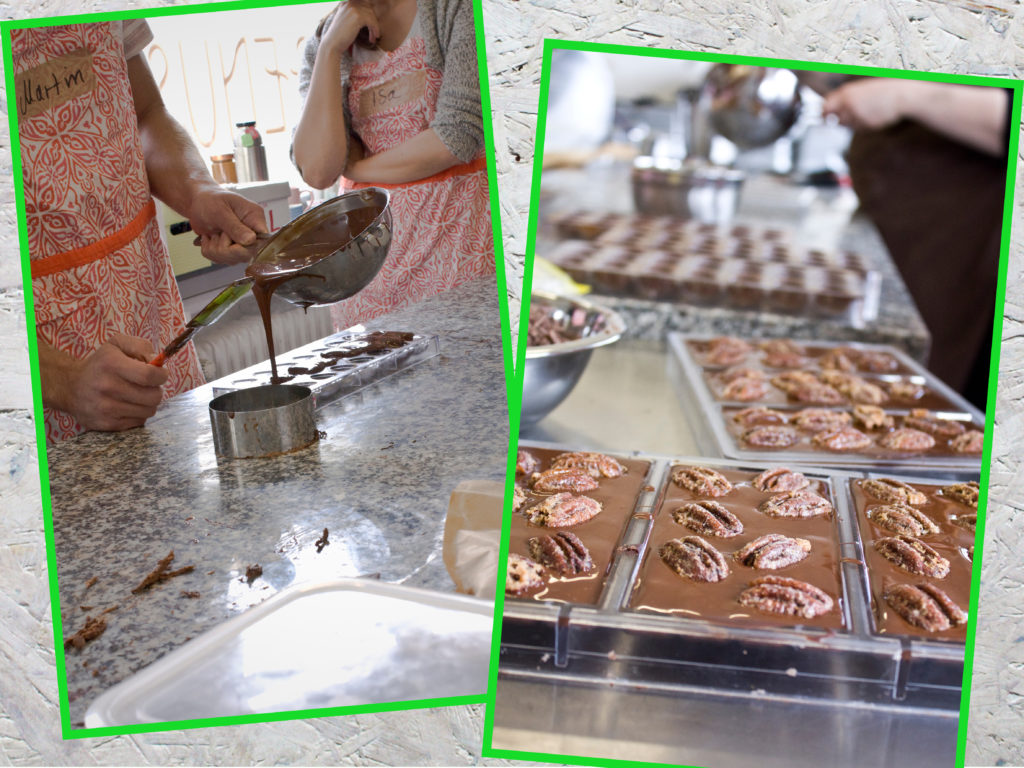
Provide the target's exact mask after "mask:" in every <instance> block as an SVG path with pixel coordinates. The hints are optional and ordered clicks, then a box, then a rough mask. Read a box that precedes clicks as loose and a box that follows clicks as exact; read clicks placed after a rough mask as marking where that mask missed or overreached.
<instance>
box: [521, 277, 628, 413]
mask: <svg viewBox="0 0 1024 768" xmlns="http://www.w3.org/2000/svg"><path fill="white" fill-rule="evenodd" d="M531 301H532V303H533V305H534V306H538V305H541V306H545V307H548V308H550V310H551V316H552V317H553V318H554V320H555V321H556V322H557V323H558V324H559V326H560V327H561V328H563V329H565V330H566V331H568V332H569V334H570V335H573V336H576V337H577V338H575V339H574V340H572V341H564V342H560V343H558V344H545V345H543V346H536V347H530V346H528V347H527V348H526V364H525V367H524V369H523V404H522V410H521V412H520V416H519V420H520V423H521V424H533V423H534V422H537V421H540V420H541V419H543V418H544V417H545V416H547V415H548V414H549V413H550V412H551V411H553V410H554V409H555V408H556V407H557V406H558V404H559V403H561V402H562V401H563V400H565V398H566V397H568V396H569V393H570V392H572V390H573V387H575V386H576V383H577V382H578V381H579V380H580V376H582V375H583V371H584V369H586V367H587V363H588V362H590V353H591V352H593V351H594V350H595V349H597V348H598V347H603V346H605V345H606V344H611V343H612V342H615V341H618V340H619V338H620V337H621V336H622V334H623V333H625V331H626V324H625V322H624V321H623V319H622V317H621V316H620V315H619V314H618V313H617V312H613V311H612V310H610V309H608V308H606V307H602V306H600V305H598V304H595V303H594V302H592V301H587V300H586V299H581V298H579V297H574V298H569V297H565V296H555V295H554V294H550V293H541V292H534V293H533V297H532V299H531Z"/></svg>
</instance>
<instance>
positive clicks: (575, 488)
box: [530, 468, 597, 493]
mask: <svg viewBox="0 0 1024 768" xmlns="http://www.w3.org/2000/svg"><path fill="white" fill-rule="evenodd" d="M530 482H531V487H532V488H533V490H534V491H536V492H537V493H558V492H560V491H572V492H573V493H582V492H583V491H592V490H594V489H595V488H597V480H595V479H594V478H592V477H591V476H590V474H589V473H588V472H586V471H584V470H582V469H569V468H566V469H559V468H552V469H548V470H545V471H544V472H534V473H533V476H532V477H531V478H530Z"/></svg>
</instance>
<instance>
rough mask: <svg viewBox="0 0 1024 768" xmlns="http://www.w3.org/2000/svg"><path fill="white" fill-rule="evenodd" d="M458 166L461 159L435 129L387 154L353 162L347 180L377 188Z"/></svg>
mask: <svg viewBox="0 0 1024 768" xmlns="http://www.w3.org/2000/svg"><path fill="white" fill-rule="evenodd" d="M454 165H459V158H457V157H456V156H455V155H453V154H452V153H451V152H450V151H449V150H448V147H446V146H445V145H444V143H443V142H442V141H441V139H440V138H439V137H438V135H437V134H436V133H435V132H434V129H433V128H427V130H425V131H423V132H422V133H419V134H417V135H415V136H413V137H412V138H411V139H408V140H407V141H404V142H402V143H401V144H399V145H398V146H397V147H392V148H391V149H389V150H387V151H386V152H380V153H378V154H376V155H369V156H367V157H363V158H355V157H354V158H353V159H352V162H350V163H349V166H348V168H346V169H345V178H346V179H351V180H352V181H363V182H369V183H376V184H403V183H405V182H409V181H418V180H419V179H425V178H426V177H427V176H433V175H434V174H435V173H440V172H441V171H444V170H447V169H448V168H451V167H452V166H454Z"/></svg>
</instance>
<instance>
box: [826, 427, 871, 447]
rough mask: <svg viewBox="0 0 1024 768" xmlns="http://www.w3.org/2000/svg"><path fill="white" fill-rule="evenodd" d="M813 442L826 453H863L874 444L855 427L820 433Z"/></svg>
mask: <svg viewBox="0 0 1024 768" xmlns="http://www.w3.org/2000/svg"><path fill="white" fill-rule="evenodd" d="M811 442H812V443H814V444H815V445H816V446H818V447H819V448H824V449H825V450H826V451H863V450H864V449H865V448H867V447H868V446H870V445H871V444H872V442H873V441H872V440H871V438H870V437H869V436H867V435H865V434H864V433H863V432H861V431H860V430H859V429H856V428H854V427H840V428H839V429H830V430H828V431H826V432H819V433H818V434H816V435H815V436H814V437H812V438H811Z"/></svg>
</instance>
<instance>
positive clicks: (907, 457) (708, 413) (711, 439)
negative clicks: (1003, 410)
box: [668, 333, 985, 480]
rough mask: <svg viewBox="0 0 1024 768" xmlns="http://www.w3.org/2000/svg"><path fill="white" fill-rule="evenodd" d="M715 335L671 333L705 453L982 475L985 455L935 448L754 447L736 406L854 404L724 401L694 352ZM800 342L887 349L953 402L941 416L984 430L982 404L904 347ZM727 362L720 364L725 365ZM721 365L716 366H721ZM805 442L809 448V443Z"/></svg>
mask: <svg viewBox="0 0 1024 768" xmlns="http://www.w3.org/2000/svg"><path fill="white" fill-rule="evenodd" d="M711 338H713V337H711V336H706V335H689V334H681V333H670V334H669V336H668V345H669V351H670V358H671V360H670V363H669V365H670V371H669V376H670V378H671V380H672V382H673V384H674V386H675V388H676V392H677V394H678V396H679V401H680V404H681V406H682V407H683V409H684V411H685V413H686V416H687V419H688V421H689V422H690V424H691V425H693V429H694V435H695V437H696V439H697V443H698V445H699V446H700V448H701V450H702V451H703V452H704V453H707V454H709V455H717V456H723V457H726V458H731V459H743V460H746V461H759V462H769V463H777V462H792V463H799V464H804V465H813V466H822V467H835V468H851V469H861V470H865V469H879V470H885V471H889V472H896V473H908V472H909V473H911V474H922V473H927V474H936V475H938V476H946V475H948V474H949V473H955V474H957V476H958V477H959V478H961V479H963V478H966V479H975V480H976V479H977V477H978V475H979V474H980V472H981V456H980V455H968V454H964V455H955V454H950V455H940V454H937V453H935V452H929V453H927V454H910V453H908V454H894V453H885V452H882V451H879V452H877V453H875V454H874V455H872V454H868V453H864V454H857V453H852V452H850V453H839V452H833V451H827V450H824V449H818V448H816V447H813V446H810V445H809V444H808V443H806V442H804V443H803V444H801V445H800V446H796V447H794V448H793V449H785V450H771V449H761V450H757V449H753V448H748V447H745V446H743V445H741V444H740V443H739V441H738V439H737V436H736V435H734V434H733V432H731V431H730V428H729V425H728V424H727V422H726V420H727V418H728V416H727V414H728V413H729V412H730V411H731V409H740V408H747V407H752V406H758V405H765V406H767V407H770V408H773V409H777V410H781V411H786V412H788V413H795V412H796V411H798V410H800V409H802V408H804V407H815V408H817V407H821V408H828V409H830V410H849V408H851V407H852V406H851V405H845V406H818V405H814V404H811V403H801V404H793V403H781V402H779V401H778V400H777V399H776V398H775V397H774V395H773V396H772V397H770V398H766V399H764V400H752V401H743V402H740V401H729V400H719V399H717V398H716V397H715V395H714V393H713V392H712V391H711V388H710V387H709V385H708V383H707V379H706V378H705V373H706V371H707V369H706V368H705V367H704V366H702V365H701V364H700V363H699V362H698V361H697V360H696V359H695V358H694V356H693V354H692V353H691V349H690V346H689V343H690V342H697V343H703V342H707V341H709V340H710V339H711ZM747 341H749V342H750V343H752V344H756V343H757V342H759V341H761V340H760V339H748V340H747ZM798 343H799V344H801V345H802V346H804V347H806V348H807V349H809V350H815V351H818V350H824V349H829V348H832V347H839V346H842V347H851V348H853V349H859V350H868V351H877V352H885V353H888V354H890V355H892V356H893V357H894V358H895V359H896V361H897V363H898V365H899V369H898V370H897V371H896V372H895V374H894V375H898V376H901V377H904V378H912V379H914V380H915V381H920V382H921V383H923V384H924V386H925V387H926V388H927V389H928V390H930V391H931V392H934V393H936V395H937V396H938V397H939V398H941V399H942V400H944V401H945V402H947V403H949V404H950V405H951V406H952V407H951V408H950V409H948V410H942V411H936V412H935V414H936V415H937V416H940V417H945V418H951V419H957V420H962V421H964V422H970V424H971V425H973V426H974V427H975V428H976V429H979V430H984V428H985V417H984V415H983V414H982V413H981V411H979V410H978V409H977V408H975V407H974V406H973V405H971V404H970V403H969V402H967V401H966V400H965V399H964V398H963V397H962V396H961V395H960V394H959V393H957V392H955V391H953V390H952V389H951V388H950V387H949V386H948V385H946V384H945V383H944V382H943V381H942V380H941V379H939V378H937V377H936V376H935V375H934V374H932V373H931V372H930V371H928V370H927V369H926V368H924V366H922V365H921V364H920V363H918V362H917V361H915V360H913V359H912V358H910V357H909V356H908V355H906V354H905V353H904V352H903V351H902V350H900V349H897V348H895V347H891V346H887V345H882V344H865V343H855V342H834V343H833V342H805V341H799V342H798ZM725 367H727V366H721V368H725ZM716 370H717V369H716ZM858 375H861V376H863V377H864V378H871V375H870V374H858ZM910 409H911V408H910V407H903V408H890V407H885V410H886V412H887V413H891V414H894V415H896V416H899V415H903V414H906V413H908V412H909V411H910ZM805 446H806V447H805Z"/></svg>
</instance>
